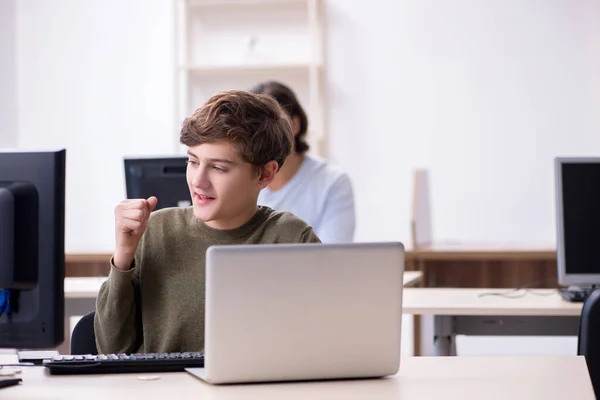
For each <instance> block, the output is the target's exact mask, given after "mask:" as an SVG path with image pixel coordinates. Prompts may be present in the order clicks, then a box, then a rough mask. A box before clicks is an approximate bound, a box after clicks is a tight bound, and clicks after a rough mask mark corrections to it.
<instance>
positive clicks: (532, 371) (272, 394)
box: [0, 356, 594, 400]
mask: <svg viewBox="0 0 600 400" xmlns="http://www.w3.org/2000/svg"><path fill="white" fill-rule="evenodd" d="M0 360H2V361H3V362H7V361H8V357H7V356H4V357H2V358H0ZM11 361H14V358H13V359H11ZM22 375H23V376H22V378H23V383H22V384H21V385H19V386H14V387H9V388H5V389H0V395H1V396H2V397H4V396H6V398H10V399H15V400H18V399H33V398H47V399H50V398H52V399H64V400H69V399H86V400H96V399H98V400H105V399H106V398H110V399H111V400H113V399H114V400H118V399H144V400H151V399H165V398H186V399H187V398H189V399H210V400H233V399H236V400H237V399H242V398H243V399H261V400H270V399H317V400H318V399H328V400H335V399H340V400H342V399H343V400H353V399H360V400H363V399H369V400H380V399H381V400H388V399H390V400H391V399H417V398H418V399H436V400H437V399H444V400H452V399H463V400H469V399H478V400H479V399H487V400H494V399H503V400H504V399H544V400H551V399H559V400H564V399H571V398H576V399H578V400H587V399H594V392H593V389H592V384H591V382H590V378H589V375H588V372H587V367H586V364H585V360H584V359H583V358H581V357H451V358H435V357H433V358H432V357H407V358H403V359H402V361H401V366H400V372H399V373H398V374H397V375H396V376H393V377H390V378H386V379H367V380H348V381H329V382H327V381H325V382H302V383H293V382H292V383H272V384H252V385H223V386H212V385H209V384H206V383H204V382H203V381H201V380H199V379H197V378H195V377H193V376H191V375H189V374H187V373H185V372H175V373H163V374H151V375H156V376H158V377H159V379H158V380H154V381H143V380H139V379H138V377H139V376H143V375H149V374H111V375H87V376H86V375H78V376H51V375H48V374H47V373H45V370H44V368H43V367H27V368H25V369H24V371H23V374H22Z"/></svg>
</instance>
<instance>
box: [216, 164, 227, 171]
mask: <svg viewBox="0 0 600 400" xmlns="http://www.w3.org/2000/svg"><path fill="white" fill-rule="evenodd" d="M213 169H214V170H215V171H217V172H227V170H225V169H223V168H221V167H219V166H218V165H215V166H213Z"/></svg>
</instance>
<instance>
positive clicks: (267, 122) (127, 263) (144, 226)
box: [94, 91, 319, 354]
mask: <svg viewBox="0 0 600 400" xmlns="http://www.w3.org/2000/svg"><path fill="white" fill-rule="evenodd" d="M292 141H293V136H292V131H291V124H290V120H289V118H288V117H287V116H286V115H285V113H284V112H283V110H282V109H281V107H280V106H279V105H278V103H277V102H276V101H275V100H274V99H273V98H271V97H270V96H268V95H262V94H252V93H249V92H243V91H230V92H224V93H220V94H217V95H215V96H213V97H212V98H210V99H209V100H208V101H207V102H206V103H205V104H204V105H203V106H202V107H201V108H199V109H198V110H196V112H195V113H194V114H193V115H192V116H191V117H189V118H187V119H186V120H185V121H184V123H183V127H182V129H181V134H180V142H181V143H182V144H184V145H186V146H188V167H187V173H186V178H187V182H188V186H189V189H190V195H191V197H192V203H193V205H192V207H189V208H168V209H163V210H159V211H157V212H155V213H153V214H151V213H152V210H153V209H154V207H155V206H156V203H157V199H156V197H150V198H149V199H146V200H145V199H137V200H126V201H123V202H121V203H120V204H119V205H117V207H116V208H115V252H114V255H113V257H112V259H111V271H110V275H109V278H108V280H107V282H106V283H104V284H103V285H102V288H101V289H100V293H99V294H98V300H97V307H96V315H95V320H94V330H95V334H96V346H97V347H98V352H99V353H101V354H102V353H103V354H108V353H136V352H141V353H159V352H160V353H168V352H182V351H202V350H204V278H205V260H204V258H205V253H206V249H207V248H208V247H209V246H211V245H217V244H248V243H255V244H258V243H310V242H319V238H318V237H317V236H316V235H315V233H314V232H313V230H312V228H311V227H310V226H309V225H307V224H306V223H305V222H304V221H302V220H300V219H299V218H297V217H295V216H294V215H292V214H290V213H285V212H277V211H274V210H272V209H270V208H268V207H259V206H257V199H258V194H259V192H260V191H261V190H262V189H263V188H265V187H266V186H268V185H269V184H270V183H271V182H272V181H273V177H274V176H275V173H276V172H277V171H278V169H279V168H280V167H281V165H283V161H284V160H285V158H286V157H287V156H288V155H289V153H290V151H291V149H292ZM248 290H252V288H248ZM274 301H277V300H276V299H274Z"/></svg>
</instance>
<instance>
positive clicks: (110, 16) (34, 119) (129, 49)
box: [17, 0, 177, 252]
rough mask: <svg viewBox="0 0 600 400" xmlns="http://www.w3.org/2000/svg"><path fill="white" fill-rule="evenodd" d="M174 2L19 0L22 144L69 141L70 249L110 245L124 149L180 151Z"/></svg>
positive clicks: (62, 144)
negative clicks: (176, 127)
mask: <svg viewBox="0 0 600 400" xmlns="http://www.w3.org/2000/svg"><path fill="white" fill-rule="evenodd" d="M172 12H173V7H172V4H171V2H170V1H165V0H127V1H122V0H85V1H81V0H54V1H46V0H19V1H18V7H17V48H18V58H17V70H18V124H19V146H20V147H24V148H29V147H32V148H47V147H48V148H56V147H66V148H67V204H66V210H67V216H66V250H67V251H68V252H80V251H81V252H89V251H111V250H112V248H113V240H114V236H113V232H114V217H113V208H114V206H115V205H116V204H117V203H118V202H119V201H120V200H121V199H123V198H124V197H125V184H124V178H123V175H124V173H123V162H122V159H123V156H125V155H129V154H136V155H143V154H157V153H165V152H169V151H174V146H173V144H174V142H175V141H174V140H173V138H172V136H171V135H174V134H177V132H175V130H174V125H175V124H174V109H173V101H174V95H173V85H174V84H173V76H174V71H173V36H172V25H171V24H172V21H173V16H172Z"/></svg>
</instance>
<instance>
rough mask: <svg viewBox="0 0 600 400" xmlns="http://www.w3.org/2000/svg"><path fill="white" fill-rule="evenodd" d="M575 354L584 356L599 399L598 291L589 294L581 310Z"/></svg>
mask: <svg viewBox="0 0 600 400" xmlns="http://www.w3.org/2000/svg"><path fill="white" fill-rule="evenodd" d="M577 354H578V355H580V356H585V362H586V363H587V367H588V371H589V373H590V379H591V380H592V386H593V387H594V393H595V394H596V398H600V290H595V291H594V292H592V293H591V294H590V296H589V297H588V298H587V300H586V301H585V303H583V308H582V310H581V320H580V322H579V337H578V343H577Z"/></svg>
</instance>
